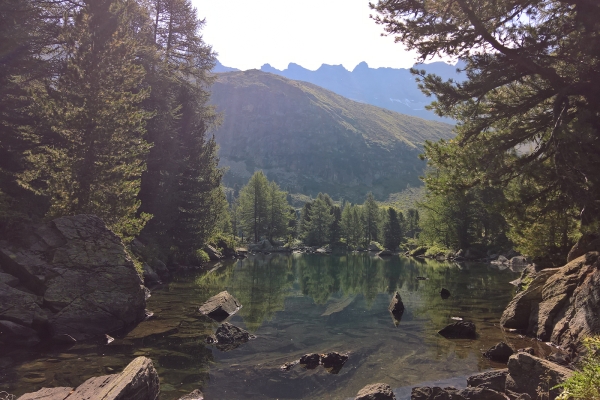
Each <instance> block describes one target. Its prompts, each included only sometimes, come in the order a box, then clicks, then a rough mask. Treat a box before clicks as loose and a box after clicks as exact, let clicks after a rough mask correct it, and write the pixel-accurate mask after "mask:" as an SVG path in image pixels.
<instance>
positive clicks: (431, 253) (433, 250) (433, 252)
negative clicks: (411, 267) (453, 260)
mask: <svg viewBox="0 0 600 400" xmlns="http://www.w3.org/2000/svg"><path fill="white" fill-rule="evenodd" d="M440 253H442V254H444V255H445V254H447V253H451V251H450V250H448V249H447V248H445V247H441V246H439V245H437V244H436V245H433V246H431V247H430V248H428V249H427V251H426V252H425V257H435V256H437V255H438V254H440Z"/></svg>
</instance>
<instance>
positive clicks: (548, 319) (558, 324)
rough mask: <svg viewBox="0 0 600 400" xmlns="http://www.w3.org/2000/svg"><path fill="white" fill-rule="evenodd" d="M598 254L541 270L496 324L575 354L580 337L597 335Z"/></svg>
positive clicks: (599, 303) (599, 322)
mask: <svg viewBox="0 0 600 400" xmlns="http://www.w3.org/2000/svg"><path fill="white" fill-rule="evenodd" d="M599 309H600V253H598V252H591V253H587V254H585V255H583V256H581V257H579V258H576V259H575V260H573V261H571V262H569V263H568V264H567V265H565V266H564V267H561V268H552V269H544V270H541V271H539V272H537V273H535V275H533V276H532V278H531V282H530V283H529V285H528V286H527V289H526V290H525V291H523V292H521V293H518V294H517V295H516V296H515V297H514V298H513V299H512V301H511V302H510V303H509V305H508V306H507V307H506V310H504V313H503V314H502V318H501V320H500V324H501V325H502V326H503V327H504V328H512V329H518V330H521V331H523V332H525V333H526V334H527V335H531V336H533V337H536V338H538V339H540V340H542V341H551V342H553V343H555V344H557V345H559V346H561V347H562V348H564V349H567V350H568V351H570V352H571V353H576V352H577V349H578V347H579V346H580V344H581V341H582V340H583V338H585V337H587V336H592V335H597V334H600V313H598V310H599Z"/></svg>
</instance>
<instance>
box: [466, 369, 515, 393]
mask: <svg viewBox="0 0 600 400" xmlns="http://www.w3.org/2000/svg"><path fill="white" fill-rule="evenodd" d="M507 375H508V369H507V368H505V369H499V370H494V371H487V372H482V373H480V374H477V375H472V376H470V377H468V378H467V385H468V386H470V387H485V388H488V389H492V390H495V391H497V392H503V391H504V387H505V385H506V376H507Z"/></svg>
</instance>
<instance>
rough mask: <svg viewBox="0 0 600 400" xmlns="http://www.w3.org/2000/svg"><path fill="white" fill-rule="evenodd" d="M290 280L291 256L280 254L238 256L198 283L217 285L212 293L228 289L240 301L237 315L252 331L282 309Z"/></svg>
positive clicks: (292, 276)
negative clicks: (250, 256)
mask: <svg viewBox="0 0 600 400" xmlns="http://www.w3.org/2000/svg"><path fill="white" fill-rule="evenodd" d="M293 282H294V275H293V273H292V259H291V258H290V257H287V256H279V255H273V256H267V257H255V258H252V259H248V260H241V261H238V262H236V263H235V264H232V265H228V266H226V267H223V268H220V269H219V270H217V271H215V272H213V273H210V274H207V275H204V276H202V277H200V278H199V279H198V280H197V284H198V285H199V286H205V285H207V286H210V287H212V288H215V289H217V288H218V290H217V291H215V293H216V292H218V291H221V290H224V289H227V290H228V291H229V293H231V294H232V295H233V296H234V297H235V298H237V299H238V300H239V301H240V303H242V308H241V310H240V311H239V312H238V315H239V316H241V317H242V318H243V319H244V323H245V324H246V327H247V329H248V330H249V331H251V332H255V331H256V330H257V329H258V328H259V327H260V326H261V325H262V323H263V322H264V321H268V320H270V319H271V318H273V315H275V312H277V311H282V310H283V309H284V301H285V298H286V296H287V295H288V294H289V291H290V289H291V288H292V285H293Z"/></svg>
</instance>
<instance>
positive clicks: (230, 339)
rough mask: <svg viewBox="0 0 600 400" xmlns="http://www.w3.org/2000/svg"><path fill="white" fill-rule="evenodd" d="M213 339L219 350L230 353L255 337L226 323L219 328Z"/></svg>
mask: <svg viewBox="0 0 600 400" xmlns="http://www.w3.org/2000/svg"><path fill="white" fill-rule="evenodd" d="M211 338H212V339H213V342H214V343H216V344H217V348H218V349H219V350H222V351H229V350H233V349H235V348H237V347H239V346H240V345H241V344H243V343H246V342H247V341H249V340H250V339H253V338H254V336H253V335H251V334H250V333H249V332H248V331H246V330H244V329H242V328H239V327H237V326H235V325H232V324H230V323H228V322H225V323H224V324H221V326H219V327H218V328H217V331H216V332H215V335H214V336H213V337H211ZM209 342H210V340H209Z"/></svg>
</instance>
